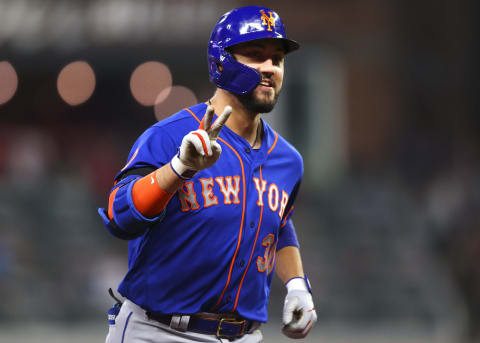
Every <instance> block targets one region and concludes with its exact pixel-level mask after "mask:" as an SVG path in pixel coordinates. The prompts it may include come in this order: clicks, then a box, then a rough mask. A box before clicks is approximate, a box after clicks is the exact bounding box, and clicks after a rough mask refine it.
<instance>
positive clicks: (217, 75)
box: [210, 49, 261, 94]
mask: <svg viewBox="0 0 480 343" xmlns="http://www.w3.org/2000/svg"><path fill="white" fill-rule="evenodd" d="M220 50H221V53H220V54H219V55H220V57H219V59H216V58H213V56H210V80H211V81H212V82H213V83H215V84H216V85H217V86H218V87H219V88H223V89H225V90H227V91H230V92H232V93H236V94H247V93H250V92H251V91H253V90H254V89H255V87H256V86H257V85H258V84H259V83H260V80H261V76H260V73H259V72H258V71H257V70H255V69H253V68H250V67H248V66H246V65H245V64H243V63H240V62H238V61H237V60H236V59H235V58H234V57H233V56H232V55H231V54H230V53H229V52H227V51H225V50H224V49H220Z"/></svg>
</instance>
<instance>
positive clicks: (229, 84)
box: [207, 6, 300, 94]
mask: <svg viewBox="0 0 480 343" xmlns="http://www.w3.org/2000/svg"><path fill="white" fill-rule="evenodd" d="M263 38H274V39H280V40H281V41H282V42H283V45H284V47H285V53H289V52H290V51H293V50H297V49H298V48H299V47H300V45H299V44H298V43H297V42H295V41H293V40H291V39H288V38H287V36H286V33H285V26H284V25H283V22H282V20H281V19H280V17H279V16H278V14H277V13H275V12H274V11H272V10H271V9H268V8H266V7H261V6H245V7H240V8H236V9H234V10H231V11H230V12H227V13H225V14H224V15H223V16H222V17H220V19H219V21H218V22H217V24H216V25H215V27H214V28H213V31H212V34H211V36H210V41H209V42H208V52H207V55H208V69H209V74H210V81H212V82H213V83H214V84H216V85H217V86H218V87H219V88H223V89H225V90H228V91H230V92H233V93H237V94H247V93H250V92H251V91H252V90H253V89H254V88H255V87H257V85H258V84H259V83H260V80H261V76H260V73H259V72H258V71H257V70H255V69H253V68H250V67H248V66H246V65H244V64H242V63H240V62H237V61H236V60H235V58H234V57H233V56H232V55H231V54H230V53H229V52H228V51H227V49H228V48H229V47H232V46H234V45H236V44H239V43H244V42H250V41H253V40H257V39H263Z"/></svg>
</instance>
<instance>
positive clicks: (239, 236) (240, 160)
mask: <svg viewBox="0 0 480 343" xmlns="http://www.w3.org/2000/svg"><path fill="white" fill-rule="evenodd" d="M217 139H218V140H220V141H221V142H223V144H225V145H226V146H228V147H229V148H230V149H231V150H232V151H233V152H234V153H235V155H237V158H238V161H239V162H240V166H241V167H242V190H243V204H242V219H241V222H240V230H239V232H238V240H237V248H236V249H235V253H234V254H233V258H232V262H231V263H230V268H229V270H228V278H227V283H226V284H225V287H224V288H223V291H222V294H220V298H219V299H218V301H217V303H216V304H215V306H213V307H212V309H211V311H213V310H214V309H215V308H217V306H218V305H219V304H220V301H221V300H222V298H223V295H224V294H225V291H226V290H227V287H228V285H229V284H230V278H231V276H232V269H233V264H234V263H235V259H236V258H237V253H238V249H239V248H240V240H241V238H242V231H243V220H244V219H245V202H246V199H245V197H246V192H245V170H244V168H243V161H242V158H241V157H240V155H239V154H238V152H237V151H236V150H235V149H234V148H233V147H232V146H231V145H230V144H228V143H227V142H225V140H224V139H222V138H220V137H218V138H217Z"/></svg>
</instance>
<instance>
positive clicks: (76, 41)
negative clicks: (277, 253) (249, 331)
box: [0, 0, 480, 342]
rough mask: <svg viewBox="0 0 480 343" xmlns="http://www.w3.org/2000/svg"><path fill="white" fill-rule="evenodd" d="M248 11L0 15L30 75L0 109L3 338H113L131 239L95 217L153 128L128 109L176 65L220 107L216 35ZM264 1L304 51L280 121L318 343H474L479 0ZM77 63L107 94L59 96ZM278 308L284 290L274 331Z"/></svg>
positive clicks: (224, 4) (142, 110)
mask: <svg viewBox="0 0 480 343" xmlns="http://www.w3.org/2000/svg"><path fill="white" fill-rule="evenodd" d="M246 4H254V3H253V2H251V1H233V0H229V1H219V0H212V1H153V0H144V1H136V2H134V1H114V0H109V1H103V2H101V1H93V0H92V1H62V0H52V1H46V2H45V1H35V0H25V1H13V0H0V62H2V61H3V62H9V63H10V64H11V65H12V66H13V68H14V69H15V71H16V74H17V76H18V87H17V90H16V92H15V94H14V96H13V97H12V98H11V99H10V100H9V101H8V102H6V103H4V104H0V294H1V295H2V302H1V304H0V323H1V324H2V327H4V328H9V327H17V325H18V324H19V323H30V324H35V325H36V324H37V323H56V324H58V325H69V324H71V323H72V322H75V323H91V322H94V323H100V322H101V323H102V324H103V322H104V315H105V311H106V309H107V308H108V306H109V304H110V299H109V298H108V295H107V293H106V289H107V288H108V287H116V284H117V283H118V281H119V280H120V279H121V277H122V275H123V272H124V270H125V268H126V243H125V242H122V241H118V240H117V239H115V238H114V237H113V236H109V234H108V233H107V231H106V230H105V229H104V227H103V225H102V222H101V220H100V218H99V217H98V215H97V214H96V209H97V208H98V207H103V206H105V205H106V201H107V194H108V191H109V189H110V187H111V186H112V180H113V177H114V175H115V173H116V172H117V171H118V170H119V169H121V167H122V166H123V165H124V164H125V162H126V158H127V154H128V152H129V149H130V146H131V144H132V143H133V142H134V140H135V138H136V137H137V136H138V135H139V134H140V133H141V132H143V131H144V130H145V129H146V128H147V127H148V126H150V125H152V124H153V123H155V122H156V120H157V119H156V117H155V115H154V110H153V107H152V106H143V105H141V104H139V103H138V102H137V101H136V100H135V98H134V97H133V96H132V93H131V91H130V87H129V82H130V78H131V75H132V72H133V71H134V69H135V68H136V67H137V66H139V65H140V64H142V63H144V62H147V61H159V62H162V63H164V64H165V65H167V66H168V67H169V68H170V71H171V74H172V78H173V84H174V85H182V86H185V87H188V88H189V89H191V90H192V91H193V92H194V94H195V95H196V97H197V99H198V101H199V102H200V101H206V100H207V99H208V98H209V97H211V96H212V95H213V92H214V87H213V85H212V84H210V83H209V82H208V74H207V68H206V44H207V40H208V36H209V34H210V30H211V28H212V27H213V25H214V23H215V22H216V20H217V18H218V17H220V15H222V14H223V13H224V12H226V11H227V10H229V9H231V8H234V7H238V6H241V5H246ZM255 4H261V5H266V6H270V7H271V8H273V9H275V10H276V11H277V12H278V13H279V14H280V15H281V17H282V19H283V21H284V23H285V24H286V27H287V33H288V35H289V37H291V38H294V39H296V40H297V41H299V42H300V43H301V45H302V49H301V50H300V51H298V52H296V53H294V54H292V55H289V56H287V61H286V79H285V86H284V91H283V94H282V96H281V99H280V102H279V104H278V106H277V108H276V109H275V110H274V112H273V113H271V114H268V115H266V116H265V118H266V119H267V120H268V121H270V122H271V123H272V125H274V126H275V127H277V128H278V130H279V132H280V133H281V134H282V135H283V136H285V137H286V138H287V139H288V140H290V141H291V142H292V143H293V144H294V145H295V146H296V147H297V148H298V150H299V151H300V152H301V153H302V155H303V157H304V162H305V180H304V182H303V184H302V189H301V192H300V195H299V197H298V200H297V204H296V214H295V218H294V221H295V224H296V227H297V233H298V236H299V240H300V242H301V248H302V254H303V259H304V264H305V269H306V271H307V273H308V275H309V277H310V279H311V282H312V286H313V290H314V300H315V303H316V307H317V312H318V315H319V324H318V326H319V329H316V330H321V328H323V327H325V328H330V329H329V331H328V332H332V335H333V336H335V334H336V333H337V331H336V330H335V328H337V327H341V328H343V329H341V330H340V329H339V331H341V332H343V333H345V332H350V331H352V330H353V331H354V330H360V331H362V330H365V331H366V332H369V333H370V334H371V333H372V332H373V333H375V332H388V335H391V336H392V337H399V338H400V339H403V340H401V341H402V342H406V341H410V340H409V338H408V337H410V336H409V333H411V332H421V333H422V335H423V337H428V339H426V338H425V339H424V340H422V341H423V342H427V341H432V342H433V341H435V342H437V341H442V342H477V341H479V340H480V329H479V328H480V267H479V266H480V264H479V263H478V261H479V258H480V231H479V223H480V218H479V217H480V214H479V213H480V211H479V209H480V196H479V193H478V190H479V186H480V175H479V173H478V170H479V167H480V163H479V146H480V145H479V143H480V142H479V140H480V135H479V134H478V132H479V129H480V120H479V117H478V114H479V113H478V112H479V101H478V97H476V94H475V92H476V90H477V88H478V87H477V80H478V76H479V72H478V60H479V57H480V56H479V53H478V32H479V26H478V22H479V18H478V17H479V15H478V14H479V8H478V2H470V1H466V0H457V1H453V0H440V1H427V0H424V1H416V2H412V1H400V0H364V1H356V0H336V1H330V0H319V1H295V2H292V1H262V2H259V3H255ZM141 11H143V12H141ZM142 13H143V14H142ZM145 13H146V14H145ZM141 15H143V16H145V18H146V19H145V20H143V19H142V20H137V21H135V18H139V17H140V16H141ZM139 23H140V24H142V23H143V24H142V25H140V24H139ZM74 61H86V62H88V63H89V64H90V66H91V67H92V69H93V71H94V73H95V79H96V85H95V91H94V92H93V94H92V96H91V97H90V98H89V99H88V100H87V101H86V102H84V103H82V104H80V105H78V106H70V105H68V104H67V103H66V102H64V101H63V100H62V98H61V97H60V96H59V93H58V91H57V78H58V75H59V73H60V71H61V70H62V68H63V67H64V66H66V65H67V64H69V63H71V62H74ZM1 70H2V69H0V94H1V91H2V87H5V86H4V85H2V79H1V78H2V74H1ZM179 109H180V107H179ZM283 295H284V290H283V286H282V285H281V284H280V283H279V281H278V280H276V281H275V282H274V285H273V287H272V296H271V299H272V301H271V304H270V315H271V318H272V321H273V322H278V321H279V320H280V315H281V306H282V304H283ZM332 328H333V329H332ZM345 328H346V329H345ZM382 328H383V329H382ZM1 332H2V331H1V330H0V338H1V337H2V334H1ZM362 332H364V331H362ZM9 337H13V336H9ZM355 337H359V336H355ZM10 339H11V338H10ZM101 339H103V338H101ZM314 339H315V338H311V341H315V340H314ZM429 339H430V340H429ZM2 341H3V340H2ZM325 341H327V340H325ZM333 341H334V340H332V342H333ZM347 341H355V339H350V340H349V339H347Z"/></svg>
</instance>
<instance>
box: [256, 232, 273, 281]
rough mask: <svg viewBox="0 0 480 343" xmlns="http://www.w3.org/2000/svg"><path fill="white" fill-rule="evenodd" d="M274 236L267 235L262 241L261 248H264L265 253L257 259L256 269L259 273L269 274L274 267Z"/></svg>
mask: <svg viewBox="0 0 480 343" xmlns="http://www.w3.org/2000/svg"><path fill="white" fill-rule="evenodd" d="M274 241H275V236H274V235H273V234H269V235H267V237H265V238H264V239H263V241H262V246H264V247H265V253H264V254H263V257H262V256H258V257H257V269H258V271H259V272H260V273H264V272H265V271H267V273H268V274H270V273H271V272H272V271H273V266H274V265H275V250H276V246H277V243H275V244H273V242H274Z"/></svg>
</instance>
